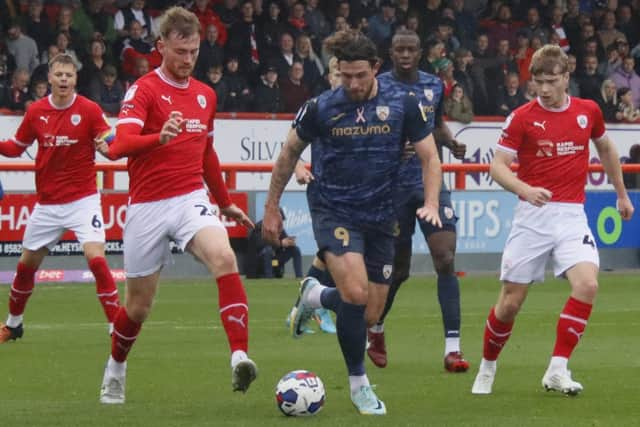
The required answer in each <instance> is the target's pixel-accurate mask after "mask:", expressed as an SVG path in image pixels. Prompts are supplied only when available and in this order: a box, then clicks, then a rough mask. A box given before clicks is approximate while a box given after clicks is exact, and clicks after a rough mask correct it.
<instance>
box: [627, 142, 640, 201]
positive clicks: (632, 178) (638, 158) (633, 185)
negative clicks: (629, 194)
mask: <svg viewBox="0 0 640 427" xmlns="http://www.w3.org/2000/svg"><path fill="white" fill-rule="evenodd" d="M624 163H625V164H636V165H637V164H640V144H633V145H632V146H631V148H630V149H629V158H628V159H626V160H625V161H624ZM623 179H624V186H625V187H626V188H627V189H630V190H637V189H639V188H640V173H625V174H623Z"/></svg>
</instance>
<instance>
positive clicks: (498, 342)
mask: <svg viewBox="0 0 640 427" xmlns="http://www.w3.org/2000/svg"><path fill="white" fill-rule="evenodd" d="M512 328H513V322H511V323H505V322H502V321H500V320H498V318H497V317H496V313H495V307H491V311H490V312H489V317H488V318H487V324H486V325H485V328H484V349H483V352H482V357H484V359H485V360H497V359H498V355H499V354H500V351H502V348H503V347H504V345H505V344H506V343H507V340H508V339H509V337H510V336H511V329H512Z"/></svg>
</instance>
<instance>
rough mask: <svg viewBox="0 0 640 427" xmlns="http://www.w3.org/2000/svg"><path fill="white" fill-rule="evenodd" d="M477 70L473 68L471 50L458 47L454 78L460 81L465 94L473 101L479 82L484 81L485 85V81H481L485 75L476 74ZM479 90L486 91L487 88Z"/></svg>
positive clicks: (455, 56)
mask: <svg viewBox="0 0 640 427" xmlns="http://www.w3.org/2000/svg"><path fill="white" fill-rule="evenodd" d="M477 69H478V68H477V67H476V68H475V70H477ZM475 70H474V68H473V55H472V54H471V51H470V50H469V49H466V48H464V47H461V48H458V49H456V51H455V53H454V70H453V78H454V79H455V81H456V82H458V85H460V86H461V87H462V90H463V91H464V94H465V96H466V97H467V98H469V100H471V101H472V102H473V97H474V93H475V89H476V86H478V84H477V83H482V84H483V85H484V82H482V81H481V80H482V79H483V77H480V76H478V75H477V74H475V73H474V71H475ZM476 80H480V81H476ZM479 92H480V93H486V88H485V89H484V91H483V90H482V89H480V90H479Z"/></svg>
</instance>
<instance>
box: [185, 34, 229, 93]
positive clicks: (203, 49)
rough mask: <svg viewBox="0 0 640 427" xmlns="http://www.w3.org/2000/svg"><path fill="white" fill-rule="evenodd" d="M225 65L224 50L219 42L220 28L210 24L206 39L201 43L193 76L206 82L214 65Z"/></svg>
mask: <svg viewBox="0 0 640 427" xmlns="http://www.w3.org/2000/svg"><path fill="white" fill-rule="evenodd" d="M223 64H224V49H222V45H221V44H220V43H219V42H218V27H217V26H216V25H214V24H209V26H208V27H207V29H206V37H205V39H204V40H202V41H201V42H200V53H199V54H198V60H197V61H196V67H195V69H194V71H193V74H194V75H195V76H196V78H197V79H199V80H202V81H204V80H206V78H207V73H208V70H210V69H211V67H213V66H214V65H223Z"/></svg>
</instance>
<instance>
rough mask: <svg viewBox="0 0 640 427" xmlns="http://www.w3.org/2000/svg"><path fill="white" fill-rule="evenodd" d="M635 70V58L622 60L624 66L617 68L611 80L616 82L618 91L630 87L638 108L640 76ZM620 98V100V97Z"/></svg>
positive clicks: (634, 102)
mask: <svg viewBox="0 0 640 427" xmlns="http://www.w3.org/2000/svg"><path fill="white" fill-rule="evenodd" d="M634 68H635V59H634V58H633V56H628V57H626V58H624V59H623V60H622V65H621V66H620V67H618V68H616V70H615V71H614V72H613V74H611V76H610V78H611V80H613V81H614V82H615V84H616V87H617V88H618V90H619V89H620V88H623V87H628V88H629V89H630V90H631V98H632V100H633V105H634V106H636V107H638V106H639V105H640V76H638V74H637V73H636V72H635V69H634ZM618 98H620V96H619V95H618Z"/></svg>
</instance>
